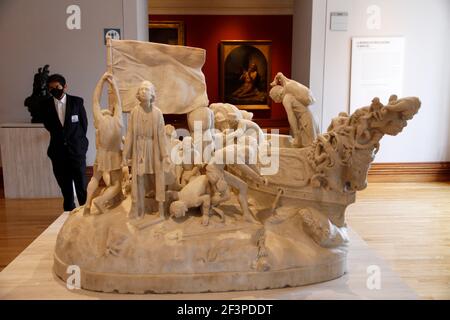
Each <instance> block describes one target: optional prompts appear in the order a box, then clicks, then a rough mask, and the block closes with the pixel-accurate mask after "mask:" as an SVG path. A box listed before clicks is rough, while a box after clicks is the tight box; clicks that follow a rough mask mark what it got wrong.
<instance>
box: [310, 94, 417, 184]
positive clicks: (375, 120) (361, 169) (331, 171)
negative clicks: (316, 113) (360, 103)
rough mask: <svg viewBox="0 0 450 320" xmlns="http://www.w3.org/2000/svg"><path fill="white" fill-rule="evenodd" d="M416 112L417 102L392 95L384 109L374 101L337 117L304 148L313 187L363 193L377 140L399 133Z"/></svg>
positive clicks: (383, 106)
mask: <svg viewBox="0 0 450 320" xmlns="http://www.w3.org/2000/svg"><path fill="white" fill-rule="evenodd" d="M419 108H420V100H419V99H418V98H416V97H408V98H403V99H397V97H396V96H395V95H393V96H391V97H390V99H389V103H388V104H387V105H383V104H382V103H381V102H380V101H379V99H378V98H374V99H373V100H372V104H371V105H370V106H367V107H363V108H360V109H357V110H356V111H355V112H354V113H353V114H352V115H351V116H348V115H347V114H345V113H341V114H339V116H338V117H337V118H334V119H333V120H332V122H331V124H330V126H329V127H328V130H327V132H326V133H323V134H320V135H319V136H318V137H317V139H316V140H315V141H314V142H313V144H312V145H311V146H308V147H306V148H305V149H308V150H307V159H308V163H309V164H310V166H311V168H312V176H311V180H310V181H311V184H312V186H313V187H316V188H325V189H328V190H330V189H332V190H335V191H338V192H354V191H359V190H362V189H364V188H365V187H366V186H367V182H366V178H367V172H368V170H369V167H370V163H371V162H372V161H373V159H374V157H375V154H376V153H377V152H378V149H379V141H380V139H381V138H382V137H383V136H384V135H385V134H388V135H392V136H395V135H397V134H398V133H400V132H401V131H402V129H403V128H404V127H405V126H406V124H407V120H409V119H411V118H412V117H413V116H414V115H415V114H416V113H417V111H418V110H419Z"/></svg>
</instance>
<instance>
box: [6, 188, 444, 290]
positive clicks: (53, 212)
mask: <svg viewBox="0 0 450 320" xmlns="http://www.w3.org/2000/svg"><path fill="white" fill-rule="evenodd" d="M61 211H62V200H61V199H50V200H5V199H0V270H1V269H3V268H4V267H5V266H6V265H7V264H8V263H9V262H10V261H12V260H13V259H14V258H15V257H16V256H17V255H18V254H19V253H20V252H21V251H22V250H23V249H25V247H26V246H27V245H28V244H30V243H31V242H32V241H33V240H34V239H35V238H36V237H37V236H38V235H39V234H40V233H42V232H43V231H44V229H45V228H46V227H47V226H48V225H50V224H51V223H52V222H53V221H54V220H55V219H56V218H57V217H58V216H59V215H60V214H61ZM347 220H348V223H349V225H350V226H351V227H352V228H353V229H354V230H355V231H356V232H357V233H358V234H359V235H360V236H361V237H362V238H363V239H364V240H365V241H366V242H367V243H368V245H369V246H370V247H371V248H372V249H374V250H375V252H376V253H378V255H379V256H380V257H382V258H383V259H385V260H386V261H387V262H388V264H389V265H390V266H391V268H392V269H393V270H394V271H396V272H397V273H398V274H399V275H400V276H401V278H402V279H403V280H404V281H405V282H406V283H407V284H408V285H409V286H410V287H411V288H413V289H414V290H415V291H416V292H417V294H418V295H419V296H420V297H421V298H425V299H450V182H448V183H371V184H369V187H368V188H367V189H366V190H364V191H362V192H360V193H358V195H357V201H356V203H355V204H353V205H351V206H350V207H349V208H348V210H347ZM381 276H382V275H381ZM382 281H383V280H382Z"/></svg>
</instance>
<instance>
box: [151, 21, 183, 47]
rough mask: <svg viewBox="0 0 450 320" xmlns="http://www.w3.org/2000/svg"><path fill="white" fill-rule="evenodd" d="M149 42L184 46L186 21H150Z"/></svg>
mask: <svg viewBox="0 0 450 320" xmlns="http://www.w3.org/2000/svg"><path fill="white" fill-rule="evenodd" d="M148 40H149V41H150V42H157V43H164V44H172V45H179V46H184V45H185V39H184V21H150V22H149V24H148Z"/></svg>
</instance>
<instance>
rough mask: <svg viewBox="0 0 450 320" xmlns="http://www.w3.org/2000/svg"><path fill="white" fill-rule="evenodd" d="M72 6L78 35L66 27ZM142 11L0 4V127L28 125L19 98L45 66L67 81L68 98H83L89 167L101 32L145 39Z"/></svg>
mask: <svg viewBox="0 0 450 320" xmlns="http://www.w3.org/2000/svg"><path fill="white" fill-rule="evenodd" d="M71 4H77V5H78V6H80V8H81V29H80V30H68V28H67V27H66V20H67V18H68V16H69V14H67V13H66V8H67V7H68V6H69V5H71ZM146 8H147V1H146V0H95V1H91V0H78V1H76V2H74V1H69V0H60V1H54V0H39V1H28V0H2V1H0V38H1V39H2V50H1V59H0V70H1V72H0V123H6V122H29V121H30V119H31V117H30V115H29V113H28V111H27V109H26V107H24V105H23V102H24V99H25V98H26V97H27V96H29V95H30V94H31V92H32V86H33V75H34V73H36V72H37V69H38V68H39V67H42V66H43V65H45V64H50V72H51V73H55V72H57V73H61V74H63V75H64V76H65V77H66V79H67V81H68V86H69V93H70V94H73V95H78V96H81V97H83V98H84V101H85V107H86V110H87V113H88V117H89V129H88V138H89V142H90V146H89V150H88V154H87V164H88V165H92V164H93V161H94V158H95V138H94V128H93V121H92V111H91V110H92V108H91V99H92V92H93V89H94V87H95V84H96V82H97V81H98V79H99V78H100V76H101V75H102V73H103V72H105V70H106V51H105V45H104V41H103V29H104V28H120V29H121V31H122V34H123V36H124V37H125V38H127V39H139V37H147V38H148V29H147V9H146ZM139 22H140V23H141V24H142V26H143V27H142V26H140V25H139Z"/></svg>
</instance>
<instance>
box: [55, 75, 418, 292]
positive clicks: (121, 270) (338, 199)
mask: <svg viewBox="0 0 450 320" xmlns="http://www.w3.org/2000/svg"><path fill="white" fill-rule="evenodd" d="M105 82H107V83H108V84H109V85H110V86H111V88H112V92H113V95H114V99H112V101H114V103H113V105H110V106H109V108H108V109H105V110H104V111H101V110H100V105H99V95H100V92H101V87H102V85H103V83H105ZM272 87H273V88H272V90H271V91H270V96H271V97H272V99H273V100H274V101H278V102H282V103H283V105H284V107H285V108H286V110H287V112H288V115H289V124H290V126H291V132H292V134H293V139H289V140H288V142H285V143H283V144H282V147H274V143H275V140H274V139H275V138H277V136H276V135H273V134H272V135H271V139H270V140H269V139H266V135H265V134H264V133H263V132H262V130H261V128H259V126H258V125H257V124H256V123H255V122H253V121H252V120H251V119H252V116H253V115H252V114H251V113H248V112H245V111H241V110H239V109H238V108H237V107H235V106H233V105H230V104H222V103H214V104H211V105H210V106H209V107H208V106H199V107H198V108H197V109H196V110H194V111H191V112H190V114H189V115H188V121H189V123H190V124H189V127H190V136H185V138H184V139H183V141H182V142H180V141H179V140H178V135H177V134H176V132H175V129H174V127H172V126H166V127H165V123H164V117H163V114H162V112H161V111H160V110H159V109H158V107H157V101H158V100H157V99H156V97H157V95H158V92H157V91H155V87H154V85H153V84H152V83H150V82H148V81H144V82H142V84H141V86H140V87H139V89H138V93H137V95H136V106H135V107H134V108H133V109H132V111H131V114H130V116H129V119H128V125H127V133H126V138H125V141H124V146H123V149H122V142H123V141H122V136H121V133H120V130H121V128H122V117H121V113H122V111H121V102H120V96H119V94H118V91H117V85H116V84H115V80H114V76H113V75H111V74H109V73H107V74H105V75H104V76H103V77H102V79H101V80H100V82H99V83H98V85H97V87H96V89H95V92H94V103H93V112H94V117H95V127H96V130H97V131H96V135H97V160H96V165H95V169H94V177H93V178H92V180H91V182H90V184H89V200H88V202H87V204H86V205H85V207H84V208H78V209H75V210H74V211H73V212H72V213H71V214H70V215H69V217H68V219H67V221H66V223H65V224H64V226H63V227H62V229H61V231H60V233H59V235H58V239H57V242H56V248H55V255H54V262H55V263H54V271H55V273H56V274H57V275H58V277H60V278H61V279H63V280H67V278H68V277H69V274H68V273H67V270H68V267H69V266H71V265H77V266H79V268H80V270H81V278H80V279H81V287H82V288H84V289H87V290H94V291H103V292H121V293H147V292H153V293H178V292H180V293H181V292H214V291H230V290H255V289H268V288H282V287H286V286H300V285H306V284H311V283H316V282H322V281H327V280H331V279H335V278H337V277H340V276H342V275H343V274H344V273H345V272H346V256H347V244H348V241H349V240H348V236H347V230H346V228H347V226H346V221H345V210H346V207H347V206H348V205H349V204H351V203H353V202H354V201H355V193H356V192H357V191H359V190H362V189H364V188H365V187H366V185H367V182H366V181H367V172H368V170H369V167H370V164H371V162H372V161H373V160H374V157H375V154H376V153H377V151H378V149H379V148H380V140H381V138H382V137H383V136H384V135H393V136H395V135H397V134H398V133H400V132H401V131H402V130H403V128H404V127H405V126H406V125H407V121H408V120H410V119H412V117H413V116H414V115H415V114H416V113H417V112H418V110H419V108H420V101H419V99H418V98H416V97H407V98H402V99H399V98H397V97H396V96H395V95H393V96H391V98H390V99H389V101H388V102H387V104H385V105H384V104H383V103H382V102H381V101H380V100H379V99H378V98H374V99H373V100H372V102H371V103H370V104H369V105H368V106H365V107H362V108H360V109H358V110H356V111H355V112H354V113H353V114H351V115H348V114H347V113H340V114H339V116H338V117H336V118H335V119H333V120H332V123H331V125H330V126H329V127H328V130H327V131H326V132H323V133H321V134H318V133H317V131H316V129H315V124H314V120H313V117H312V115H311V112H310V111H309V109H308V106H309V105H310V104H311V103H312V102H313V98H312V95H311V93H310V91H309V89H308V88H306V87H305V86H303V85H301V84H299V83H298V82H295V81H293V80H291V79H288V78H286V77H285V76H284V75H283V74H281V73H278V74H277V75H276V77H275V79H274V81H273V83H272ZM196 121H198V122H199V123H200V124H201V125H202V126H201V130H200V131H198V132H194V131H195V130H194V127H195V126H196V124H195V122H196ZM280 139H281V136H280ZM199 146H200V147H199ZM205 146H206V147H207V148H206V151H205ZM275 146H276V145H275ZM264 149H270V157H271V159H275V158H276V159H277V161H278V162H277V163H278V168H277V170H276V172H275V173H273V174H264V173H263V171H264V168H265V167H266V165H267V163H265V162H264V161H263V156H262V155H263V153H262V152H261V151H262V150H264ZM230 154H231V155H232V157H231V158H232V159H231V160H232V161H230V159H229V158H227V156H228V155H230ZM175 158H176V159H175ZM225 158H226V161H224V159H225ZM180 159H181V160H180ZM129 169H131V177H130V176H129V175H128V172H129ZM105 176H108V178H105ZM102 177H104V179H105V180H106V182H107V183H106V187H105V188H103V189H102V190H99V184H98V182H99V180H100V179H101V178H102ZM113 199H115V200H114V201H112V200H113ZM91 203H93V204H94V205H92V206H91ZM80 209H83V210H80Z"/></svg>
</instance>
